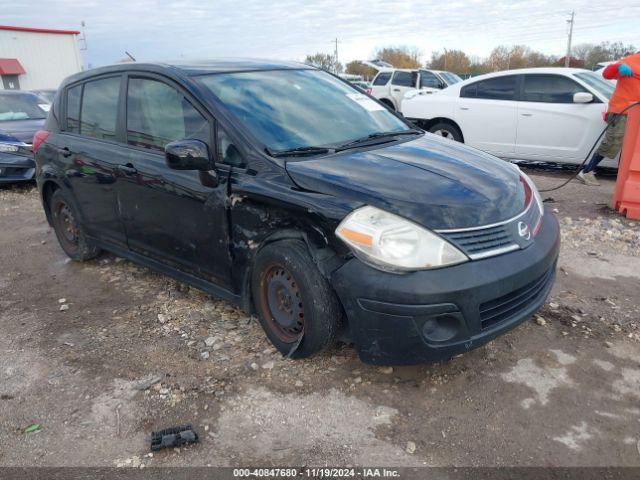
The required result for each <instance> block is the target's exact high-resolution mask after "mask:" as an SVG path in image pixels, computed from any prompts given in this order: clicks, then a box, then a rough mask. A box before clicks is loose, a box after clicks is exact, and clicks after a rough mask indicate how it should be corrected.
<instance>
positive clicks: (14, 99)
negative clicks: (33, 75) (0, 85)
mask: <svg viewBox="0 0 640 480" xmlns="http://www.w3.org/2000/svg"><path fill="white" fill-rule="evenodd" d="M39 104H44V102H43V101H42V100H41V99H40V98H39V97H38V96H37V95H34V94H32V93H5V94H0V122H7V121H10V120H34V119H41V118H45V117H46V116H47V112H46V111H45V110H44V109H43V108H42V107H40V105H39Z"/></svg>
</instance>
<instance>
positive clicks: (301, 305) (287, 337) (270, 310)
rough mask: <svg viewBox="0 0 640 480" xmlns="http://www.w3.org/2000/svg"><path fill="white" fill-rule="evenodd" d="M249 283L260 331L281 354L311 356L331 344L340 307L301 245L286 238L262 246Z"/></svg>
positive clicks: (340, 310)
mask: <svg viewBox="0 0 640 480" xmlns="http://www.w3.org/2000/svg"><path fill="white" fill-rule="evenodd" d="M251 283H252V285H251V290H252V295H253V302H254V306H255V309H256V311H257V313H258V318H259V320H260V323H261V325H262V328H263V329H264V331H265V333H266V334H267V337H268V338H269V340H271V343H273V345H274V346H275V347H276V348H277V349H278V350H279V351H280V352H281V353H282V354H283V355H287V356H290V357H293V358H304V357H309V356H311V355H313V354H314V353H317V352H319V351H321V350H323V349H325V348H326V347H328V346H330V345H331V344H332V343H333V342H334V341H335V338H336V335H337V333H338V329H339V327H340V324H341V323H342V307H341V305H340V302H339V301H338V299H337V297H336V295H335V293H334V292H333V290H332V289H331V286H330V285H329V284H328V282H327V281H326V280H325V279H324V277H323V276H322V275H321V274H320V272H319V271H318V269H317V268H316V266H315V264H314V263H313V260H312V259H311V257H310V255H309V252H308V250H307V248H306V246H305V244H304V243H303V242H301V241H297V240H284V241H280V242H276V243H273V244H270V245H267V246H266V247H264V248H263V249H262V250H261V251H260V252H259V253H258V257H257V258H256V262H255V265H254V268H253V273H252V282H251Z"/></svg>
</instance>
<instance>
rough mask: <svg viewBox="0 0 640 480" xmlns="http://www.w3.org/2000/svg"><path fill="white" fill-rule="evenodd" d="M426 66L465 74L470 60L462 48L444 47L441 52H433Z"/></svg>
mask: <svg viewBox="0 0 640 480" xmlns="http://www.w3.org/2000/svg"><path fill="white" fill-rule="evenodd" d="M427 66H428V67H429V68H432V69H434V70H447V71H449V72H453V73H457V74H458V75H466V74H468V73H469V70H470V68H471V60H470V59H469V57H468V55H467V54H466V53H464V52H463V51H462V50H446V49H445V51H444V52H443V53H440V52H439V51H436V52H433V53H432V54H431V60H430V61H429V62H428V63H427Z"/></svg>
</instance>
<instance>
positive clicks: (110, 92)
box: [80, 77, 120, 140]
mask: <svg viewBox="0 0 640 480" xmlns="http://www.w3.org/2000/svg"><path fill="white" fill-rule="evenodd" d="M119 95H120V77H110V78H103V79H100V80H93V81H90V82H87V83H85V84H84V94H83V96H82V108H81V111H80V122H81V123H80V133H81V134H82V135H87V136H89V137H94V138H100V139H104V140H113V139H115V137H116V119H117V118H118V97H119Z"/></svg>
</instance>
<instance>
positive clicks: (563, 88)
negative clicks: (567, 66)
mask: <svg viewBox="0 0 640 480" xmlns="http://www.w3.org/2000/svg"><path fill="white" fill-rule="evenodd" d="M586 91H587V90H586V88H584V87H583V86H582V85H578V83H577V82H574V81H573V80H571V79H570V78H567V77H564V76H561V75H540V74H534V75H525V76H524V91H523V96H522V100H523V101H524V102H544V103H573V94H574V93H578V92H586Z"/></svg>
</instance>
